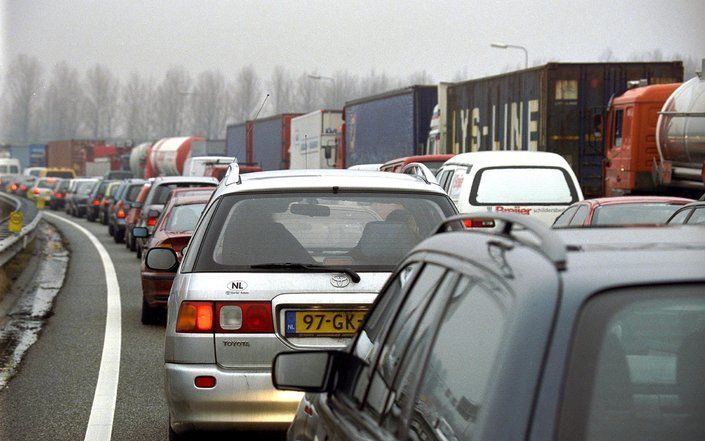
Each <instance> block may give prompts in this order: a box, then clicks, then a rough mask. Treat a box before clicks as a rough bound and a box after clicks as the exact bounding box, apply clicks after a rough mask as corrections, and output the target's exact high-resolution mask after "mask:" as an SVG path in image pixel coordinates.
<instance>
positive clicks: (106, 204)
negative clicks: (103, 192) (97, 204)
mask: <svg viewBox="0 0 705 441" xmlns="http://www.w3.org/2000/svg"><path fill="white" fill-rule="evenodd" d="M109 203H110V201H109V200H107V199H103V207H107V206H108V204H109Z"/></svg>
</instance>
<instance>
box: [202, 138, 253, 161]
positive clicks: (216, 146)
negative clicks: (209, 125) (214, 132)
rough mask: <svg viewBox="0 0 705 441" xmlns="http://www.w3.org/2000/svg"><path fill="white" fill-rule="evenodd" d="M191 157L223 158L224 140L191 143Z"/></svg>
mask: <svg viewBox="0 0 705 441" xmlns="http://www.w3.org/2000/svg"><path fill="white" fill-rule="evenodd" d="M191 156H192V157H197V156H225V140H224V139H208V140H201V141H193V142H192V143H191ZM243 158H244V157H243Z"/></svg>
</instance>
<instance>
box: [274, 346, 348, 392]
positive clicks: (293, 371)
mask: <svg viewBox="0 0 705 441" xmlns="http://www.w3.org/2000/svg"><path fill="white" fill-rule="evenodd" d="M342 355H344V353H343V352H341V351H296V352H280V353H279V354H277V355H276V357H274V361H273V362H272V384H273V385H274V387H275V388H277V389H279V390H294V391H300V392H312V393H322V392H327V391H328V390H329V389H330V387H331V381H330V380H331V378H332V377H333V372H334V365H337V363H336V360H337V359H339V358H340V357H341V356H342Z"/></svg>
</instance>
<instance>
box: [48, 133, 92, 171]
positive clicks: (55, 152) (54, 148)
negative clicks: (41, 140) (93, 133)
mask: <svg viewBox="0 0 705 441" xmlns="http://www.w3.org/2000/svg"><path fill="white" fill-rule="evenodd" d="M96 146H105V142H104V141H102V140H80V139H71V140H65V141H51V142H49V143H47V145H46V166H47V167H68V168H72V169H73V170H74V171H75V172H76V174H77V175H79V176H85V174H86V162H89V161H93V148H94V147H96Z"/></svg>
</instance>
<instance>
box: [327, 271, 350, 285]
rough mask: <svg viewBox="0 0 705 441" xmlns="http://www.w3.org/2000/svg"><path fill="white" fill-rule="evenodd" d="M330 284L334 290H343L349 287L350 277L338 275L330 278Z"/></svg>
mask: <svg viewBox="0 0 705 441" xmlns="http://www.w3.org/2000/svg"><path fill="white" fill-rule="evenodd" d="M330 284H331V285H333V286H335V287H336V288H345V287H346V286H348V285H350V277H348V276H345V275H343V274H338V275H336V276H333V277H331V278H330Z"/></svg>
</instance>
